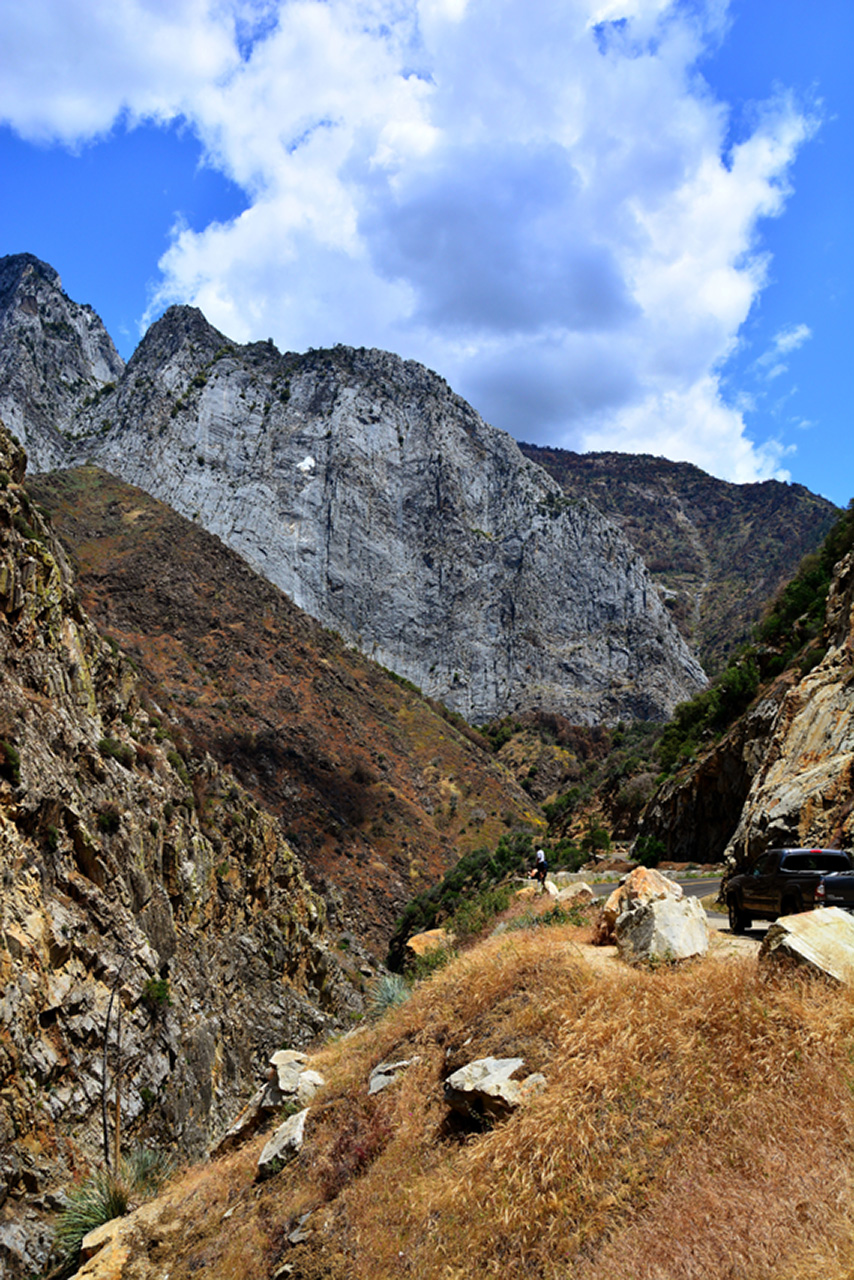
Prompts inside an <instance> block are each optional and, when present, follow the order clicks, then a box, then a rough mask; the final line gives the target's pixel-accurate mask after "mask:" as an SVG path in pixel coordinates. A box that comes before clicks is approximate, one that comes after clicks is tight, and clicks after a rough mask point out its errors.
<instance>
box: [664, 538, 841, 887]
mask: <svg viewBox="0 0 854 1280" xmlns="http://www.w3.org/2000/svg"><path fill="white" fill-rule="evenodd" d="M818 643H821V648H818V649H817V648H816V645H817V644H818ZM817 659H819V660H817ZM810 663H813V666H812V667H810ZM853 790H854V554H853V553H849V554H846V556H845V557H844V558H842V559H841V561H840V562H839V563H837V564H836V568H835V573H834V580H832V582H831V588H830V594H828V598H827V608H826V622H825V627H823V634H822V636H821V641H818V640H817V641H814V645H813V649H812V650H807V652H805V654H803V655H800V658H799V659H798V662H796V664H794V666H793V667H790V668H789V669H787V671H785V672H784V673H782V675H781V676H780V677H777V680H775V681H772V682H771V684H768V685H766V686H764V689H762V690H761V691H759V695H758V696H757V699H755V701H754V704H753V705H752V707H750V708H749V709H748V712H745V714H744V716H743V717H741V718H740V719H739V721H737V722H736V723H735V724H734V726H732V728H731V730H730V731H729V732H727V733H726V735H725V737H723V739H722V740H721V742H720V744H717V745H716V746H713V748H711V749H709V750H708V751H705V753H704V754H703V755H702V756H700V758H699V760H698V762H697V763H695V764H693V765H690V767H688V768H685V769H682V771H681V772H680V773H679V774H677V776H676V777H673V778H671V780H668V781H667V782H666V783H665V785H663V786H662V787H661V790H659V791H658V794H657V795H656V796H654V799H653V801H652V803H650V805H649V808H648V809H647V812H645V814H644V817H643V822H641V827H640V836H641V837H653V838H657V840H661V842H662V845H663V847H665V850H666V855H667V856H668V858H671V859H673V860H680V861H684V860H689V859H690V860H694V861H720V860H722V859H726V860H727V863H729V864H730V865H731V867H737V868H740V867H744V865H745V864H746V863H749V861H752V860H753V859H754V858H755V856H758V855H759V854H761V852H763V851H764V850H766V849H769V847H775V846H784V847H785V846H791V847H810V846H819V847H826V849H832V847H839V849H850V847H851V845H853V844H854V803H853V801H851V795H853Z"/></svg>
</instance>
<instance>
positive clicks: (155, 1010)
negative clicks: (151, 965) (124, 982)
mask: <svg viewBox="0 0 854 1280" xmlns="http://www.w3.org/2000/svg"><path fill="white" fill-rule="evenodd" d="M142 1003H143V1004H144V1005H145V1007H146V1009H147V1010H148V1012H149V1013H150V1014H152V1015H153V1016H155V1017H156V1016H158V1015H159V1014H161V1013H164V1012H165V1011H166V1010H167V1009H168V1008H170V1007H171V1005H172V996H171V993H170V991H169V979H168V978H148V979H147V981H146V982H145V985H144V986H143V988H142Z"/></svg>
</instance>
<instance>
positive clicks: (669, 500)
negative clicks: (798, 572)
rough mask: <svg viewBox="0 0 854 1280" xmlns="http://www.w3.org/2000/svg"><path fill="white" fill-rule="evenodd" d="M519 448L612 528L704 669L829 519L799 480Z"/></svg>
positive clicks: (826, 507)
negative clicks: (732, 476)
mask: <svg viewBox="0 0 854 1280" xmlns="http://www.w3.org/2000/svg"><path fill="white" fill-rule="evenodd" d="M519 448H520V449H521V450H522V452H523V453H524V454H525V456H526V457H528V458H530V459H531V460H532V461H533V462H536V463H538V464H539V465H540V466H541V467H544V468H545V470H546V471H548V472H549V474H550V475H551V476H553V477H554V479H555V480H557V482H558V483H559V484H560V485H561V486H562V487H563V488H564V490H565V491H566V492H567V493H570V494H573V495H576V496H581V497H585V498H588V499H589V500H590V502H592V503H593V505H594V506H596V507H598V509H599V510H600V511H601V512H602V513H603V514H604V515H606V516H609V517H610V518H611V519H612V520H614V521H615V522H616V523H617V524H618V525H619V526H620V527H621V529H622V530H623V533H624V534H625V535H626V537H627V538H628V539H629V541H630V542H631V543H632V544H633V545H634V546H635V547H636V548H637V550H638V551H639V552H640V554H641V556H643V559H644V560H645V561H646V565H647V568H648V569H649V570H650V572H651V573H652V575H653V578H654V579H655V581H656V582H657V584H658V585H659V587H660V588H662V589H663V591H664V593H665V597H666V601H667V604H668V607H669V608H670V611H671V614H672V616H673V619H674V621H675V622H676V624H677V626H678V627H679V628H680V630H681V631H682V634H683V635H684V636H685V638H686V639H687V640H688V641H689V642H690V643H691V644H693V645H694V647H695V648H696V650H697V653H698V655H699V658H700V661H701V662H702V663H703V666H704V667H705V669H706V670H707V671H708V672H710V673H714V672H715V671H717V670H718V669H719V668H720V667H721V666H722V665H723V664H724V663H725V662H726V659H727V657H728V656H729V654H730V653H731V652H732V650H733V649H735V648H737V647H738V645H740V644H741V643H743V642H744V641H745V640H747V639H748V638H749V635H750V631H751V628H752V627H753V625H754V624H755V623H756V622H757V621H758V620H759V617H760V615H761V613H762V609H763V606H764V605H765V604H766V603H767V602H768V601H769V600H770V599H771V598H772V596H773V595H774V594H775V592H776V591H777V590H778V589H779V587H780V586H781V585H782V584H783V583H784V582H786V581H788V579H789V578H790V577H791V575H792V569H793V567H794V566H795V565H797V564H798V563H799V562H800V560H802V559H803V557H804V556H805V555H807V553H808V552H810V551H814V550H815V549H816V548H817V547H818V546H819V545H820V543H821V542H822V540H823V538H824V537H825V535H826V534H827V532H828V530H829V528H830V526H831V525H832V524H833V522H834V520H835V519H836V517H837V516H838V515H839V511H838V510H837V508H836V507H834V505H833V503H831V502H828V501H827V500H826V499H825V498H821V497H819V496H818V495H817V494H815V493H811V492H810V490H809V489H805V488H804V487H803V485H799V484H791V485H790V484H781V483H780V482H779V481H777V480H766V481H764V482H763V483H762V484H730V483H728V482H727V481H725V480H718V479H716V477H714V476H710V475H708V474H707V473H706V472H705V471H701V470H700V468H699V467H695V466H692V465H691V464H690V463H688V462H669V461H668V460H667V459H666V458H653V457H651V456H649V455H646V454H627V453H584V454H582V453H573V452H571V451H570V450H567V449H553V448H542V447H540V446H538V445H531V444H520V446H519Z"/></svg>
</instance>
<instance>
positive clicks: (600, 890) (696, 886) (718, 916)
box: [590, 877, 768, 943]
mask: <svg viewBox="0 0 854 1280" xmlns="http://www.w3.org/2000/svg"><path fill="white" fill-rule="evenodd" d="M678 883H679V884H681V885H682V892H683V893H684V894H685V895H686V896H687V897H689V898H707V897H708V896H709V894H710V893H717V891H718V889H719V888H720V886H721V882H720V877H717V878H715V879H710V880H679V881H678ZM616 887H617V886H616V882H615V881H612V882H611V884H592V885H591V886H590V888H591V889H592V890H593V892H594V894H595V896H596V897H597V898H606V897H607V896H608V894H609V893H610V892H611V890H612V889H615V888H616ZM706 915H707V916H708V917H709V925H710V926H711V928H713V929H717V930H718V932H720V933H729V932H730V928H729V920H728V918H727V913H726V911H725V910H724V909H718V910H717V911H709V910H707V911H706ZM767 928H768V921H767V920H756V921H755V922H754V924H753V927H752V928H751V929H746V930H745V932H744V933H742V934H739V935H738V936H739V937H740V938H744V939H748V940H750V939H752V940H753V941H754V942H756V943H759V942H761V941H762V939H763V938H764V937H765V931H766V929H767Z"/></svg>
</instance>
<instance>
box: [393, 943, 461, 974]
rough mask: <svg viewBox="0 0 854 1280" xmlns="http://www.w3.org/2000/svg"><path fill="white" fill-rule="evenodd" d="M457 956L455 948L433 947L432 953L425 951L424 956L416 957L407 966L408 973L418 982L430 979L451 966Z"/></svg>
mask: <svg viewBox="0 0 854 1280" xmlns="http://www.w3.org/2000/svg"><path fill="white" fill-rule="evenodd" d="M456 954H457V953H456V951H455V950H454V948H453V947H432V948H431V949H430V951H425V953H424V955H423V956H416V957H415V959H414V960H413V961H411V962H410V963H409V964H408V965H407V973H408V974H409V977H410V978H412V979H413V980H414V981H416V982H417V981H420V980H421V979H423V978H429V977H430V975H431V974H433V973H438V971H439V970H440V969H444V967H445V965H446V964H450V962H451V961H452V960H453V959H454V957H455V956H456ZM395 976H397V975H395Z"/></svg>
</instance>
